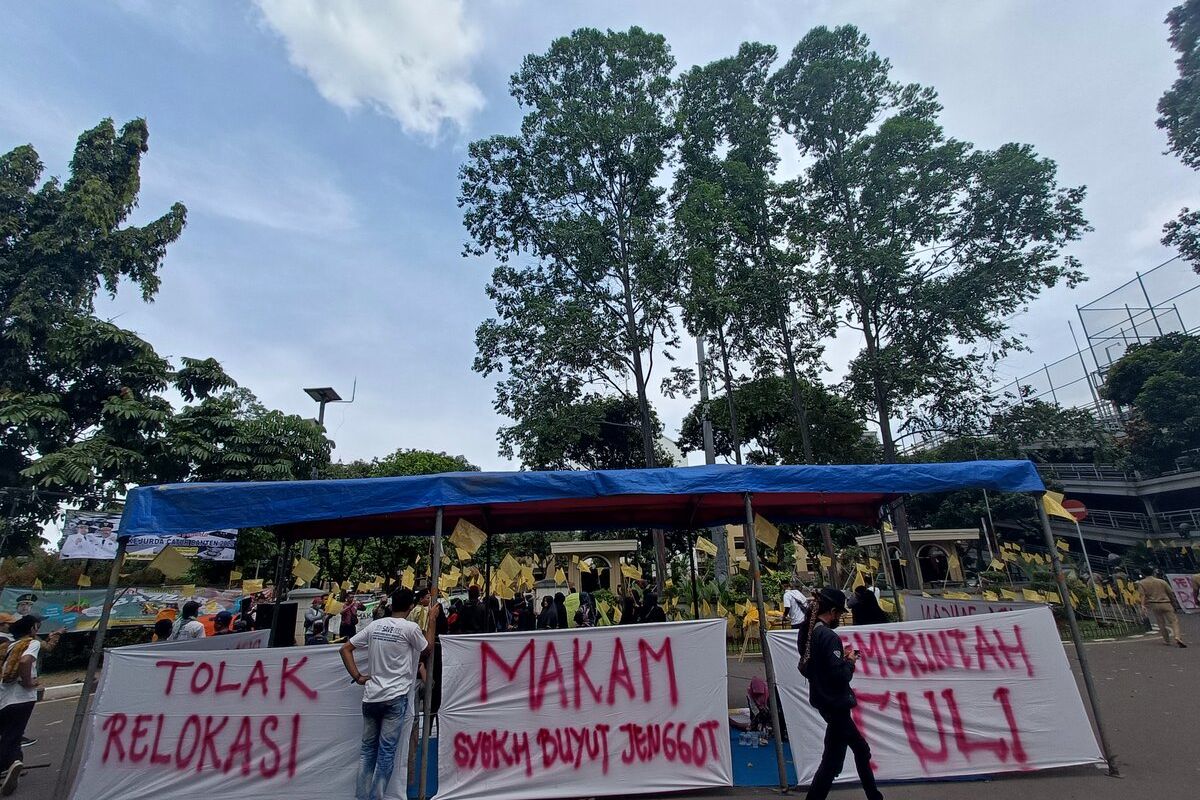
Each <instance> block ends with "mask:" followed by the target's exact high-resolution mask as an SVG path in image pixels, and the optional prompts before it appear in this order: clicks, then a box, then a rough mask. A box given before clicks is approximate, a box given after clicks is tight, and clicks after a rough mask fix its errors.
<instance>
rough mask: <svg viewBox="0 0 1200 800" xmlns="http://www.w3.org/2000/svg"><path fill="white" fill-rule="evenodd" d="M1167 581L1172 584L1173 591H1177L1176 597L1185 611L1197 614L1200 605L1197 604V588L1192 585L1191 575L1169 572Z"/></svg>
mask: <svg viewBox="0 0 1200 800" xmlns="http://www.w3.org/2000/svg"><path fill="white" fill-rule="evenodd" d="M1167 583H1169V584H1171V591H1172V592H1174V593H1175V599H1176V600H1177V601H1178V602H1179V607H1180V608H1181V609H1183V613H1185V614H1195V613H1196V612H1197V611H1200V607H1197V606H1196V594H1195V591H1196V590H1195V589H1194V588H1193V587H1192V576H1191V575H1182V574H1179V573H1175V572H1172V573H1168V574H1167Z"/></svg>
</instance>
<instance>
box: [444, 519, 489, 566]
mask: <svg viewBox="0 0 1200 800" xmlns="http://www.w3.org/2000/svg"><path fill="white" fill-rule="evenodd" d="M486 541H487V534H486V533H484V532H483V531H482V530H481V529H480V528H478V527H477V526H475V525H472V524H471V523H470V522H467V521H466V520H465V519H460V520H459V521H458V524H457V525H455V526H454V532H453V533H451V534H450V543H451V544H452V545H454V546H455V547H457V548H458V549H460V550H464V551H466V552H467V553H468V554H470V555H475V552H476V551H477V550H478V549H479V548H480V547H483V544H484V542H486ZM461 558H462V557H461V556H460V559H461ZM462 560H466V559H462Z"/></svg>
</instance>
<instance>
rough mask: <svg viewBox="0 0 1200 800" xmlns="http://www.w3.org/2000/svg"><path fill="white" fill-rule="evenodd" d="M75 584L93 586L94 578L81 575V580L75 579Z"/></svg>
mask: <svg viewBox="0 0 1200 800" xmlns="http://www.w3.org/2000/svg"><path fill="white" fill-rule="evenodd" d="M75 585H76V586H91V585H92V579H91V578H89V577H88V576H87V575H80V576H79V580H77V581H75Z"/></svg>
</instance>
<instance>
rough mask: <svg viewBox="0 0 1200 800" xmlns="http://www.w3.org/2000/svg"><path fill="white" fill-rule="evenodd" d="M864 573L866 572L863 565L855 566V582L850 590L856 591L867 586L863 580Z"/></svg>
mask: <svg viewBox="0 0 1200 800" xmlns="http://www.w3.org/2000/svg"><path fill="white" fill-rule="evenodd" d="M864 571H865V570H864V569H863V566H862V565H861V564H855V565H854V582H853V583H852V584H850V589H851V590H852V591H853V590H854V589H857V588H858V587H860V586H866V585H867V584H866V582H865V581H864V580H863V572H864Z"/></svg>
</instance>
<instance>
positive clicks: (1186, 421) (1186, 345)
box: [1100, 333, 1200, 475]
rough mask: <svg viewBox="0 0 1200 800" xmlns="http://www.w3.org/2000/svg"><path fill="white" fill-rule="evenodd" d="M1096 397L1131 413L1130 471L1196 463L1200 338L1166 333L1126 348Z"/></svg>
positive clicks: (1199, 453) (1127, 429)
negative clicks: (1181, 460)
mask: <svg viewBox="0 0 1200 800" xmlns="http://www.w3.org/2000/svg"><path fill="white" fill-rule="evenodd" d="M1100 393H1101V394H1102V395H1103V396H1104V397H1105V398H1106V399H1108V400H1111V401H1112V402H1113V403H1116V404H1117V405H1118V406H1121V407H1123V408H1125V409H1127V410H1128V411H1129V412H1130V419H1129V420H1128V422H1127V423H1126V425H1125V434H1126V435H1125V439H1124V445H1125V447H1126V448H1127V449H1128V451H1129V459H1128V462H1129V464H1130V466H1132V467H1133V468H1134V469H1137V470H1140V471H1143V472H1146V473H1148V474H1152V475H1153V474H1158V473H1161V472H1163V471H1165V470H1169V469H1174V468H1175V467H1176V460H1177V459H1179V458H1187V459H1190V461H1191V462H1192V463H1200V337H1197V336H1189V335H1187V334H1182V333H1170V334H1167V335H1165V336H1159V337H1157V338H1155V339H1153V340H1151V341H1150V342H1147V343H1145V344H1138V345H1134V346H1132V347H1130V348H1129V350H1128V351H1127V352H1126V353H1125V355H1123V356H1122V357H1121V358H1120V360H1118V361H1117V363H1116V364H1113V366H1112V367H1111V368H1110V369H1109V371H1108V375H1107V376H1106V378H1105V382H1104V385H1103V386H1101V388H1100Z"/></svg>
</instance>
